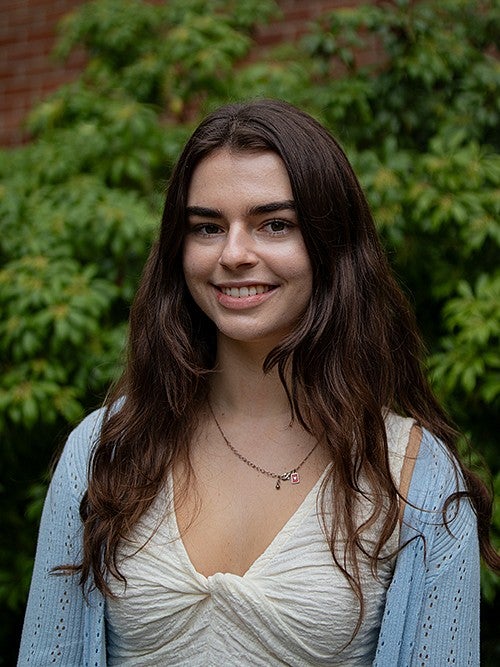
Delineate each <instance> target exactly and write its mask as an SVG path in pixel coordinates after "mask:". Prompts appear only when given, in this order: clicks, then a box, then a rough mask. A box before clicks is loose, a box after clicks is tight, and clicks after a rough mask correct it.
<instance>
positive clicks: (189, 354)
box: [75, 100, 499, 609]
mask: <svg viewBox="0 0 500 667" xmlns="http://www.w3.org/2000/svg"><path fill="white" fill-rule="evenodd" d="M221 148H225V149H229V150H231V151H235V152H245V151H250V152H260V151H273V152H274V153H276V154H277V155H278V156H279V157H280V158H281V159H282V160H283V162H284V164H285V167H286V170H287V172H288V176H289V179H290V183H291V188H292V192H293V198H294V201H295V205H296V210H297V215H298V220H299V223H300V226H301V230H302V234H303V237H304V241H305V244H306V247H307V250H308V253H309V256H310V259H311V265H312V270H313V294H312V298H311V301H310V304H309V306H308V308H307V310H306V312H305V313H304V314H303V317H302V318H301V320H300V322H299V323H298V325H297V327H296V329H295V331H294V332H293V333H292V334H290V335H289V336H288V337H287V338H286V339H285V340H283V341H282V342H281V344H280V345H279V346H278V347H277V348H275V349H274V350H273V351H272V352H271V353H270V355H269V356H268V358H267V359H266V361H265V364H264V370H265V371H266V372H267V371H270V370H271V369H272V368H274V367H277V368H278V370H279V373H280V377H281V379H282V382H283V384H284V386H285V389H286V391H287V393H288V396H289V400H290V404H291V407H292V410H293V413H294V416H295V418H297V419H298V420H299V421H300V422H301V423H302V425H303V426H304V427H305V428H306V429H307V430H308V431H310V432H312V433H314V434H315V435H316V436H318V437H319V436H324V438H325V440H326V443H327V446H328V447H329V451H330V453H331V458H332V461H334V465H333V466H331V467H330V473H329V475H330V476H329V480H331V479H333V480H334V488H335V494H332V495H329V494H327V492H326V489H327V488H328V485H327V484H325V485H324V487H323V489H324V492H323V495H322V507H323V509H324V508H325V506H328V509H329V511H331V512H332V516H333V517H335V521H334V522H333V526H332V531H331V534H330V535H329V543H330V548H331V550H332V554H333V557H334V559H335V562H336V563H337V564H338V566H339V567H340V568H341V569H342V570H343V572H344V574H345V575H346V576H347V578H348V580H349V582H350V584H351V586H352V587H353V590H354V591H355V593H356V594H357V595H358V598H359V599H360V603H361V609H362V607H363V604H362V602H363V601H362V590H361V586H360V582H359V577H358V569H357V563H358V558H359V557H360V554H361V552H362V551H363V550H364V546H363V530H364V528H366V526H367V523H368V524H370V525H371V524H372V523H373V522H374V521H380V522H381V523H380V525H381V530H380V538H379V541H378V544H377V545H376V547H375V550H374V551H373V553H370V554H368V556H369V558H370V559H371V562H372V567H373V569H374V570H376V564H377V562H378V559H379V558H380V557H381V553H382V550H383V547H384V544H385V543H386V542H387V540H388V538H389V537H390V535H391V534H392V532H393V530H394V528H395V526H396V524H397V521H398V512H399V509H398V491H397V489H396V488H395V486H394V483H393V481H392V478H391V475H390V471H389V462H388V454H387V442H386V435H385V428H384V421H383V411H384V410H385V409H387V408H388V409H391V410H394V411H395V412H397V413H399V414H401V415H404V416H410V417H414V418H415V420H416V421H417V423H418V424H420V425H421V426H423V427H426V428H428V429H429V430H430V431H432V432H433V433H434V434H435V435H436V436H437V437H439V438H440V439H441V440H442V441H443V442H444V443H445V445H446V446H447V447H448V449H449V450H450V452H453V453H456V449H455V439H456V433H455V430H454V429H453V428H452V426H451V425H450V423H449V421H448V419H447V418H446V416H445V414H444V413H443V411H442V409H441V408H440V406H439V404H438V403H437V401H436V400H435V398H434V396H433V394H432V392H431V390H430V388H429V386H428V384H427V382H426V379H425V377H424V374H423V372H422V369H421V358H422V350H421V344H420V339H419V336H418V333H417V329H416V326H415V322H414V319H413V315H412V313H411V310H410V308H409V306H408V304H407V301H406V299H405V297H404V296H403V294H402V292H401V290H400V289H399V287H398V286H397V284H396V282H395V280H394V278H393V277H392V275H391V271H390V269H389V266H388V262H387V259H386V257H385V255H384V252H383V250H382V248H381V245H380V242H379V240H378V237H377V233H376V230H375V226H374V222H373V219H372V215H371V213H370V210H369V207H368V204H367V202H366V199H365V197H364V194H363V192H362V190H361V187H360V185H359V183H358V180H357V178H356V176H355V174H354V172H353V170H352V168H351V166H350V164H349V162H348V160H347V158H346V156H345V154H344V152H343V150H342V149H341V148H340V146H339V144H338V143H337V142H336V141H335V139H334V138H333V137H332V136H331V135H330V134H329V133H328V132H327V131H326V130H325V129H324V128H323V127H322V126H321V125H320V124H319V123H318V122H316V121H315V120H314V119H313V118H311V117H310V116H308V115H307V114H305V113H303V112H302V111H300V110H298V109H296V108H295V107H293V106H291V105H289V104H287V103H285V102H282V101H277V100H255V101H252V102H247V103H240V104H232V105H228V106H225V107H222V108H220V109H218V110H217V111H215V112H214V113H212V114H210V115H209V116H208V117H207V118H206V119H205V120H204V121H203V122H202V123H201V124H200V125H199V127H198V128H197V129H196V130H195V132H194V133H193V135H192V136H191V138H190V139H189V141H188V142H187V144H186V146H185V148H184V150H183V151H182V154H181V155H180V157H179V160H178V162H177V165H176V166H175V168H174V171H173V173H172V176H171V179H170V183H169V187H168V191H167V195H166V201H165V206H164V212H163V217H162V224H161V230H160V235H159V238H158V240H157V241H156V243H155V244H154V246H153V248H152V250H151V253H150V256H149V259H148V261H147V263H146V267H145V270H144V273H143V276H142V279H141V282H140V286H139V289H138V292H137V296H136V299H135V302H134V304H133V307H132V311H131V316H130V333H129V348H128V361H127V365H126V368H125V371H124V374H123V376H122V378H121V379H120V381H119V382H118V383H117V384H116V386H115V387H114V388H113V391H112V392H111V394H110V396H109V399H108V413H107V416H106V419H105V421H104V424H103V427H102V431H101V434H100V440H99V443H98V445H97V447H96V449H95V451H94V453H93V457H92V460H91V464H90V470H89V477H90V479H89V486H88V491H87V493H86V494H85V496H84V498H83V500H82V504H81V515H82V519H83V522H84V551H83V559H82V563H81V565H80V566H78V567H77V568H75V569H76V570H77V571H79V572H80V575H81V582H82V584H85V583H86V582H89V581H90V582H93V583H95V585H96V586H97V588H98V589H99V590H101V591H102V592H103V593H104V594H110V591H109V588H108V586H107V584H106V577H107V574H108V573H110V574H111V575H114V576H117V577H120V578H121V575H120V572H119V569H118V567H117V561H116V556H117V547H118V545H119V542H120V540H121V539H122V538H125V537H126V536H127V535H128V533H129V532H130V530H131V529H132V528H133V526H134V525H135V524H136V523H137V521H138V520H139V518H140V517H141V516H142V515H143V513H144V512H145V511H146V510H147V509H148V507H149V506H150V505H151V503H152V502H153V500H154V499H155V498H156V496H157V494H158V493H159V491H160V490H161V489H162V487H163V486H164V484H165V483H166V478H167V473H168V471H169V470H170V468H171V466H172V465H173V463H174V462H175V461H178V460H179V459H181V458H182V460H184V461H186V462H187V452H188V447H189V440H190V436H191V434H192V432H193V429H194V427H195V425H196V418H197V414H198V412H199V409H200V407H201V406H202V405H203V404H204V402H205V400H206V398H207V393H208V383H209V378H210V374H211V371H212V369H213V366H214V361H215V353H216V332H215V329H214V325H213V323H212V322H211V321H210V320H208V319H207V317H206V316H205V315H204V314H203V313H202V312H201V311H200V310H199V308H198V307H197V306H196V305H195V303H194V301H193V300H192V299H191V297H190V295H189V292H188V290H187V287H186V284H185V281H184V276H183V271H182V251H183V241H184V235H185V230H186V202H187V193H188V189H189V185H190V181H191V177H192V174H193V171H194V169H195V167H196V166H197V164H198V163H199V162H200V161H201V160H203V158H205V157H206V156H207V155H209V154H210V153H212V152H214V151H217V150H219V149H221ZM285 378H291V379H290V380H289V381H288V383H287V382H286V381H285ZM112 406H114V407H112ZM457 465H458V466H459V467H460V468H461V469H462V473H463V475H464V477H465V480H466V482H467V484H468V489H469V494H470V497H471V500H472V503H473V505H474V507H475V509H476V512H477V515H478V521H479V527H480V539H481V547H482V552H483V556H484V557H485V559H486V560H487V562H489V563H490V564H492V565H494V566H496V567H498V564H499V560H498V556H497V555H496V554H495V552H494V551H493V549H492V547H491V546H490V542H489V536H488V525H489V518H490V516H491V499H490V497H489V495H488V493H487V491H486V489H485V487H484V486H483V485H482V483H481V482H480V481H479V480H478V479H477V478H476V477H475V476H474V475H473V474H472V473H470V472H469V471H468V470H467V469H465V468H463V467H462V466H461V464H457ZM361 477H362V478H363V480H364V483H365V482H367V483H368V484H369V485H370V487H371V493H372V497H373V499H374V500H373V511H372V514H371V517H370V518H369V519H368V521H367V522H366V521H365V523H364V524H363V525H361V526H360V525H357V523H356V518H355V517H356V515H357V513H356V511H355V508H356V503H357V501H358V497H359V490H360V483H361ZM329 486H331V485H329ZM340 533H341V534H342V535H343V536H345V537H346V547H345V549H346V552H345V553H344V551H342V552H341V553H337V548H336V543H338V541H337V537H338V535H339V534H340Z"/></svg>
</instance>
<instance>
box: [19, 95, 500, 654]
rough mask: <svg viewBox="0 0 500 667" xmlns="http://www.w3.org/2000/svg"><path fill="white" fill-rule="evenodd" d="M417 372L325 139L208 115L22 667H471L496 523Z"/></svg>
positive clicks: (249, 115)
mask: <svg viewBox="0 0 500 667" xmlns="http://www.w3.org/2000/svg"><path fill="white" fill-rule="evenodd" d="M419 356H420V342H419V338H418V335H417V333H416V331H415V326H414V323H413V319H412V316H411V314H410V312H409V309H408V306H407V304H406V301H405V299H404V297H403V296H402V294H401V292H400V290H399V289H398V287H397V286H396V284H395V282H394V280H393V278H392V277H391V275H390V271H389V268H388V265H387V262H386V259H385V257H384V255H383V252H382V250H381V247H380V244H379V241H378V239H377V236H376V232H375V228H374V224H373V221H372V218H371V215H370V212H369V209H368V205H367V203H366V200H365V198H364V196H363V193H362V191H361V189H360V186H359V184H358V181H357V180H356V177H355V175H354V173H353V171H352V169H351V167H350V165H349V163H348V161H347V158H346V157H345V155H344V153H343V152H342V150H341V148H340V147H339V146H338V144H337V143H336V141H335V140H334V139H333V138H332V137H331V136H330V135H329V134H328V133H327V132H326V130H325V129H324V128H322V127H321V126H320V125H319V124H318V123H317V122H316V121H314V120H313V119H312V118H310V117H309V116H307V115H306V114H304V113H302V112H301V111H299V110H297V109H295V108H294V107H291V106H290V105H288V104H286V103H284V102H279V101H271V100H261V101H254V102H250V103H246V104H236V105H230V106H227V107H223V108H221V109H219V110H218V111H216V112H214V113H213V114H211V115H210V116H209V117H208V118H207V119H206V120H205V121H204V122H203V123H202V124H201V125H200V126H199V127H198V129H197V130H196V131H195V132H194V134H193V136H192V137H191V139H190V140H189V141H188V143H187V145H186V147H185V149H184V151H183V153H182V155H181V156H180V159H179V161H178V164H177V166H176V168H175V169H174V172H173V175H172V178H171V182H170V186H169V188H168V193H167V197H166V202H165V208H164V214H163V221H162V227H161V232H160V237H159V240H158V242H157V243H156V244H155V246H154V248H153V250H152V252H151V255H150V257H149V260H148V262H147V265H146V268H145V272H144V275H143V278H142V281H141V284H140V287H139V290H138V294H137V297H136V300H135V303H134V306H133V309H132V313H131V320H130V341H129V358H128V363H127V366H126V369H125V372H124V374H123V377H122V378H121V380H120V381H119V383H118V384H117V386H116V387H115V388H114V390H113V393H112V394H111V396H110V399H109V401H108V403H107V407H106V408H104V409H102V410H101V411H98V412H96V413H93V414H92V415H90V416H89V417H88V418H87V419H86V420H85V421H84V422H83V423H82V424H80V426H79V427H78V428H77V429H76V430H75V431H74V432H73V433H72V434H71V436H70V438H69V440H68V443H67V445H66V448H65V451H64V453H63V455H62V458H61V460H60V462H59V465H58V467H57V470H56V472H55V475H54V478H53V481H52V484H51V488H50V491H49V494H48V497H47V501H46V505H45V509H44V515H43V519H42V525H41V530H40V538H39V546H38V551H37V558H36V565H35V571H34V575H33V582H32V588H31V593H30V600H29V604H28V610H27V615H26V620H25V628H24V635H23V642H22V646H21V653H20V660H19V664H21V665H25V664H29V665H31V664H37V665H47V664H52V663H56V664H61V665H77V664H78V665H79V664H85V665H104V664H109V665H134V666H140V665H167V664H168V665H226V664H235V663H239V664H243V665H283V664H286V665H369V664H372V663H374V664H377V665H381V666H383V667H387V666H388V665H391V666H392V665H410V664H411V665H440V666H441V665H445V664H455V665H477V664H478V603H479V581H478V567H479V566H478V560H479V548H478V539H477V529H476V524H477V523H478V525H479V528H480V530H479V535H480V542H481V549H482V553H483V556H484V557H485V559H486V560H487V562H489V563H490V564H491V565H492V566H495V567H498V564H499V558H498V556H497V555H496V554H495V553H494V552H493V550H492V548H491V546H490V544H489V541H488V520H489V515H490V513H491V506H490V502H489V499H488V498H487V494H486V493H485V491H484V489H483V487H482V485H481V484H480V482H478V481H477V480H476V478H475V477H474V476H473V475H472V474H471V473H470V472H469V471H467V470H466V469H465V468H463V466H462V465H461V464H460V463H459V462H458V460H457V459H456V458H455V454H456V453H455V444H454V443H455V432H454V431H453V429H452V427H451V426H450V425H449V423H448V421H447V419H446V417H445V415H444V414H443V412H442V410H441V409H440V407H439V406H438V404H437V403H436V401H435V399H434V397H433V396H432V394H431V392H430V390H429V388H428V386H427V384H426V381H425V379H424V377H423V375H422V372H421V370H420V365H419ZM431 434H432V435H431Z"/></svg>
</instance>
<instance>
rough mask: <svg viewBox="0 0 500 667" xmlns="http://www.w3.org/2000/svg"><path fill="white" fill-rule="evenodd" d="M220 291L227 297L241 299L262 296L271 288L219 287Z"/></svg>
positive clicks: (262, 286)
mask: <svg viewBox="0 0 500 667" xmlns="http://www.w3.org/2000/svg"><path fill="white" fill-rule="evenodd" d="M220 289H221V291H222V292H223V293H224V294H226V295H227V296H232V297H235V298H237V299H241V298H242V297H245V296H255V295H256V294H264V292H268V291H269V290H270V289H271V288H270V287H269V286H268V285H251V286H250V287H221V288H220Z"/></svg>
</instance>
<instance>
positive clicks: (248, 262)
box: [219, 225, 257, 269]
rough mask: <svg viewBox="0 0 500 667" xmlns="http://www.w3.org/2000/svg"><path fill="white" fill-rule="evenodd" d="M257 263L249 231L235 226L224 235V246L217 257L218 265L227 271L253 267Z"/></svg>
mask: <svg viewBox="0 0 500 667" xmlns="http://www.w3.org/2000/svg"><path fill="white" fill-rule="evenodd" d="M256 263H257V255H256V250H255V240H254V239H253V238H252V233H251V231H249V230H247V229H245V228H243V227H241V226H239V225H236V226H233V225H232V226H231V227H230V229H229V230H228V232H227V234H226V238H225V240H224V246H223V248H222V251H221V254H220V256H219V264H221V265H222V266H224V267H226V268H228V269H238V268H240V267H242V266H253V265H255V264H256Z"/></svg>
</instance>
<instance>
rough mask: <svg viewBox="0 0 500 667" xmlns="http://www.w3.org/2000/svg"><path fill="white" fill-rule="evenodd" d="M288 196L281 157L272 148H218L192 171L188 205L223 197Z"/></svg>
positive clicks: (286, 177)
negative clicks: (252, 149)
mask: <svg viewBox="0 0 500 667" xmlns="http://www.w3.org/2000/svg"><path fill="white" fill-rule="evenodd" d="M277 196H278V197H279V198H285V199H291V198H292V189H291V185H290V179H289V177H288V173H287V170H286V167H285V164H284V162H283V160H282V159H281V158H280V157H279V156H278V155H277V154H276V153H274V152H272V151H259V152H254V151H252V152H234V151H230V150H228V149H225V148H223V149H219V150H217V151H214V152H213V153H210V154H209V155H208V156H207V157H205V158H204V159H203V160H201V161H200V162H199V163H198V164H197V166H196V167H195V169H194V171H193V175H192V178H191V182H190V184H189V189H188V205H194V204H202V203H204V204H208V203H210V202H209V201H208V200H213V199H221V198H224V197H240V198H248V197H251V198H255V197H259V198H262V199H263V200H266V199H267V198H271V199H272V200H274V199H276V197H277Z"/></svg>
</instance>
